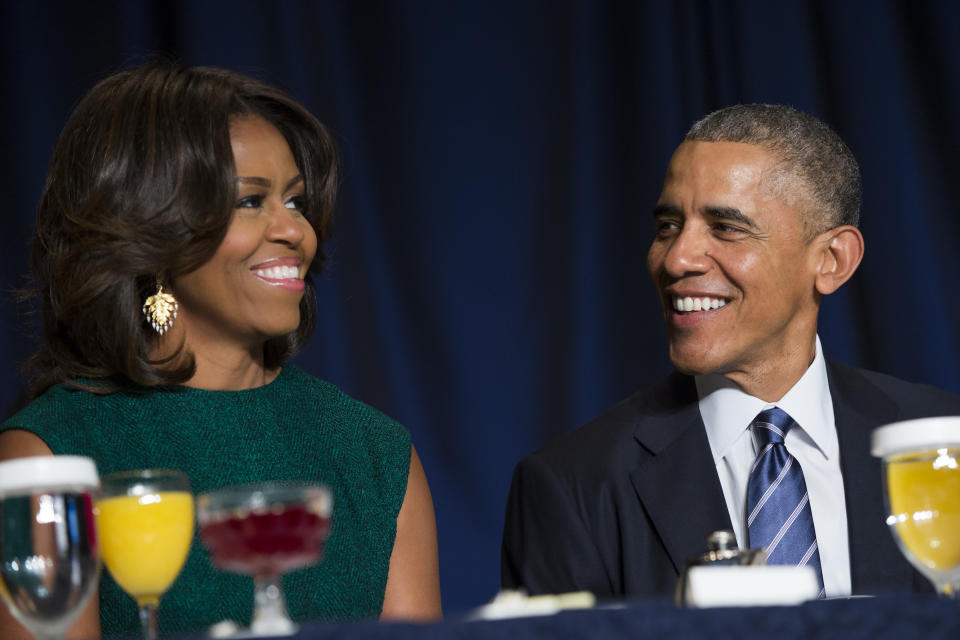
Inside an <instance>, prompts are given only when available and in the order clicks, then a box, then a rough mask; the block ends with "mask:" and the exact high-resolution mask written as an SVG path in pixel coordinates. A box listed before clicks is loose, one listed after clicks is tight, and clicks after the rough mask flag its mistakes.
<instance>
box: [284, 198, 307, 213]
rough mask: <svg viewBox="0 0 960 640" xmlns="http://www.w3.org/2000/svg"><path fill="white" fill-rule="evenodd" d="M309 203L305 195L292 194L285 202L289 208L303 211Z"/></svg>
mask: <svg viewBox="0 0 960 640" xmlns="http://www.w3.org/2000/svg"><path fill="white" fill-rule="evenodd" d="M306 205H307V199H306V198H305V197H303V196H292V197H291V198H288V199H287V201H286V202H284V203H283V206H285V207H286V208H287V209H294V210H296V211H299V212H300V213H303V210H304V208H305V207H306Z"/></svg>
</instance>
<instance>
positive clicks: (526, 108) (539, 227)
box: [0, 0, 960, 610]
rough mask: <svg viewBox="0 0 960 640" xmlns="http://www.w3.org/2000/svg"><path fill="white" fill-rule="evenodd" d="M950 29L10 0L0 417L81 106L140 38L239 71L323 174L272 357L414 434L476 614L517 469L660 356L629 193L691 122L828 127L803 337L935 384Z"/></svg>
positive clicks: (580, 6) (442, 529) (731, 8)
mask: <svg viewBox="0 0 960 640" xmlns="http://www.w3.org/2000/svg"><path fill="white" fill-rule="evenodd" d="M958 25H960V8H958V6H957V5H956V4H955V3H952V2H947V1H944V2H940V3H933V2H910V3H906V2H904V3H894V2H874V1H872V0H864V1H861V2H830V1H826V0H825V1H821V2H814V1H811V2H802V1H799V0H792V1H790V0H787V1H784V2H765V1H760V0H753V1H748V0H741V1H733V0H727V1H722V0H714V1H707V0H701V1H694V0H684V1H679V2H677V1H672V0H663V1H659V2H652V1H651V2H641V1H636V2H623V3H619V2H612V1H609V2H594V1H590V0H579V1H577V0H560V1H556V0H551V1H546V0H484V1H472V0H471V1H465V2H446V1H443V0H438V1H436V2H430V1H425V0H409V1H405V2H394V1H383V2H368V1H357V2H354V1H347V0H343V1H341V2H332V1H331V2H293V1H287V2H272V1H267V0H264V1H260V2H257V1H254V0H230V1H226V0H225V1H223V2H216V1H213V0H183V1H173V0H170V1H159V0H156V1H146V0H144V1H135V2H130V1H126V0H122V1H121V0H117V1H115V2H104V1H100V2H83V3H77V2H67V1H64V2H49V1H46V2H45V1H40V0H22V1H21V0H6V1H5V2H2V3H0V52H2V53H0V64H2V72H3V76H2V77H3V100H0V122H2V127H0V131H2V133H0V135H2V141H0V145H2V146H0V149H2V154H0V162H2V170H0V180H2V185H3V189H2V195H3V199H2V206H0V210H2V219H3V222H4V229H3V233H2V234H0V238H2V240H0V243H2V244H0V249H2V251H0V287H2V290H3V291H2V294H3V302H2V304H0V363H2V365H0V412H3V411H6V410H9V409H10V408H12V407H13V406H14V404H15V402H16V399H17V397H18V395H19V394H20V392H21V391H22V386H21V384H22V383H21V381H20V378H19V376H18V373H17V364H18V363H19V362H20V361H22V360H23V359H24V358H25V357H26V356H27V355H28V354H29V353H30V351H31V350H32V348H33V346H34V343H33V342H32V339H31V337H30V336H31V335H33V333H34V332H35V329H34V326H35V319H34V318H31V317H30V315H29V313H28V311H29V307H24V306H18V305H15V304H14V303H13V300H12V297H11V294H10V291H11V290H12V289H14V288H16V287H18V286H20V285H21V284H22V283H23V277H24V276H25V274H26V259H27V252H28V244H29V239H30V236H31V232H32V226H33V211H34V208H35V206H36V202H37V199H38V197H39V194H40V191H41V188H42V184H43V179H44V174H45V171H46V165H47V162H48V161H49V157H50V152H51V149H52V146H53V144H54V142H55V140H56V137H57V135H58V133H59V130H60V128H61V126H62V124H63V122H64V120H65V119H66V117H67V115H68V114H69V112H70V110H71V108H72V107H73V105H74V104H75V103H76V102H77V100H78V99H79V97H80V96H81V95H82V94H83V92H84V91H85V90H86V89H88V88H89V87H90V86H91V85H92V84H94V83H95V82H96V81H97V80H98V79H100V78H101V77H103V76H104V75H106V74H107V73H108V72H110V71H112V70H116V69H118V68H120V67H122V66H124V65H126V64H129V63H133V62H138V61H140V60H143V59H144V57H145V56H146V55H149V54H151V53H156V52H165V53H168V54H172V55H174V56H176V57H179V58H181V59H182V60H184V61H185V62H187V63H189V64H209V65H221V66H226V67H230V68H233V69H236V70H239V71H242V72H246V73H250V74H253V75H256V76H258V77H260V78H262V79H264V80H267V81H268V82H271V83H274V84H278V85H280V86H283V87H285V88H286V89H288V90H289V91H290V92H292V93H293V94H294V95H296V96H297V97H298V98H300V99H301V100H302V101H303V102H304V103H305V104H306V105H307V106H308V107H309V108H310V109H311V110H312V111H313V112H314V113H315V114H316V115H317V116H318V117H319V118H320V119H321V120H323V121H324V122H326V123H327V124H329V125H330V127H331V128H332V129H333V131H334V132H335V134H336V136H337V139H338V141H339V146H340V149H341V152H342V155H343V160H344V165H345V169H344V179H343V185H342V191H341V199H340V205H339V207H338V223H337V228H336V236H335V238H334V240H333V242H332V245H331V250H332V255H333V259H332V261H331V269H330V271H329V273H328V274H327V275H326V276H325V277H323V278H321V282H320V283H319V303H318V304H319V308H320V322H319V327H318V331H317V333H316V336H315V338H314V339H313V342H312V344H311V345H310V347H309V348H308V349H307V350H305V351H304V352H303V353H302V354H300V355H299V356H298V357H297V359H296V362H297V364H299V365H300V366H302V367H304V368H305V369H307V370H308V371H310V372H312V373H314V374H316V375H318V376H321V377H324V378H326V379H329V380H331V381H332V382H334V383H336V384H338V385H340V386H341V387H343V388H344V389H345V390H346V391H347V392H349V393H351V394H353V395H355V396H356V397H359V398H360V399H362V400H365V401H367V402H369V403H371V404H373V405H374V406H376V407H378V408H380V409H381V410H383V411H385V412H386V413H388V414H390V415H392V416H394V417H396V418H397V419H399V420H401V421H402V422H403V423H404V424H406V425H407V426H408V427H409V429H410V430H411V432H412V433H413V437H414V441H415V443H416V446H417V448H418V450H419V451H420V454H421V457H422V459H423V462H424V466H425V468H426V471H427V474H428V477H429V479H430V482H431V486H432V489H433V494H434V499H435V502H436V508H437V521H438V526H439V535H440V553H441V572H442V573H441V578H442V582H443V594H444V598H445V605H446V606H447V607H448V609H452V610H462V609H465V608H467V607H471V606H474V605H477V604H480V603H481V602H483V601H485V600H487V599H488V598H490V597H491V596H492V595H493V594H494V593H495V591H496V590H497V586H498V563H499V540H500V529H501V525H502V520H503V507H504V500H505V497H506V490H507V486H508V483H509V479H510V472H511V470H512V467H513V465H514V463H515V462H516V461H517V460H518V459H519V458H520V457H521V456H522V455H524V454H525V453H527V452H529V451H531V450H533V449H534V448H537V447H538V446H540V445H542V444H543V443H544V442H545V441H546V440H547V439H548V438H550V437H551V436H552V435H555V434H557V433H560V432H563V431H565V430H568V429H571V428H573V427H574V426H575V425H577V424H579V423H581V422H583V421H584V420H586V419H588V418H590V417H592V416H593V415H595V414H597V413H598V412H599V411H601V410H602V409H603V408H604V407H606V406H607V405H609V404H611V403H612V402H614V401H616V400H618V399H619V398H621V397H623V396H625V395H627V394H628V393H629V392H631V391H632V390H634V389H636V388H638V387H640V386H642V385H645V384H647V383H650V382H652V381H653V380H655V379H657V378H659V377H660V376H662V375H663V374H664V373H665V372H666V371H668V368H669V364H668V361H667V359H666V349H665V340H664V335H665V334H664V331H663V328H662V326H661V320H660V314H659V311H658V306H657V302H656V300H655V298H654V295H653V288H652V286H651V285H650V284H649V281H648V277H647V275H646V267H645V258H646V250H647V247H648V245H649V241H650V238H651V215H650V209H651V205H652V203H653V202H654V201H655V200H656V198H657V195H658V194H659V189H660V184H661V180H662V174H663V170H664V167H665V166H666V162H667V160H668V158H669V156H670V153H671V152H672V150H673V148H674V147H675V146H676V145H677V144H678V142H679V140H680V138H681V136H682V134H683V133H684V131H685V130H686V128H687V127H688V126H689V124H690V123H691V122H692V121H693V120H694V119H696V118H697V117H699V116H701V115H703V114H704V113H706V112H708V111H710V110H712V109H714V108H717V107H720V106H723V105H726V104H729V103H734V102H786V103H790V104H793V105H795V106H797V107H800V108H803V109H806V110H809V111H812V112H813V113H816V114H817V115H819V116H821V117H823V118H825V119H826V120H827V121H828V122H830V123H831V124H832V125H834V127H835V128H836V129H837V130H838V131H839V132H840V134H841V135H842V136H843V137H844V138H845V139H846V140H847V141H848V142H849V143H850V145H851V147H852V148H853V150H854V152H855V153H856V155H857V157H858V158H859V159H860V161H861V164H862V168H863V174H864V188H865V198H864V218H863V232H864V234H865V236H866V239H867V253H866V258H865V260H864V263H863V265H862V267H861V269H860V272H859V273H858V274H857V275H856V276H855V278H854V279H853V281H852V282H850V283H849V284H848V285H847V286H846V287H845V288H844V289H843V290H841V292H840V293H838V294H836V295H834V296H832V297H831V298H830V299H828V300H826V302H825V304H824V308H823V312H822V316H821V317H822V320H821V327H820V333H821V337H822V340H823V344H824V348H825V350H826V351H827V353H828V354H830V355H832V356H833V357H835V358H838V359H840V360H842V361H845V362H848V363H851V364H856V365H861V366H866V367H869V368H873V369H877V370H880V371H884V372H887V373H890V374H894V375H897V376H900V377H903V378H907V379H910V380H916V381H924V382H928V383H932V384H935V385H937V386H940V387H943V388H946V389H949V390H951V391H954V392H960V321H958V317H960V289H958V285H957V280H958V277H960V221H958V220H960V218H958V215H957V214H956V211H955V206H956V202H958V201H960V182H958V181H957V179H956V176H957V175H960V172H958V170H957V169H958V168H960V167H958V164H960V161H958V154H960V125H958V124H957V118H956V114H958V113H960V56H958V55H956V53H955V51H954V48H955V46H956V42H957V41H958V36H960V26H958ZM877 481H878V482H879V478H878V479H877ZM557 535H563V532H557Z"/></svg>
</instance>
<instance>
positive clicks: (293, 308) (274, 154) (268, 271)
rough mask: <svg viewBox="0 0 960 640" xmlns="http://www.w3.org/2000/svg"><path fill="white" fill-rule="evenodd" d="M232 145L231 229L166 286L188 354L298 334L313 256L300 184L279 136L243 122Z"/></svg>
mask: <svg viewBox="0 0 960 640" xmlns="http://www.w3.org/2000/svg"><path fill="white" fill-rule="evenodd" d="M230 143H231V146H232V148H233V158H234V163H235V165H236V170H237V177H236V193H237V195H236V204H235V206H234V212H233V218H232V220H231V222H230V227H229V228H228V229H227V233H226V236H224V238H223V242H221V243H220V246H219V247H218V248H217V251H216V253H215V254H214V255H213V257H212V258H210V260H209V261H207V262H206V263H205V264H203V265H202V266H201V267H199V268H198V269H196V270H194V271H192V272H190V273H187V274H184V275H182V276H179V277H177V278H175V279H174V280H173V281H172V282H171V289H172V290H173V293H174V295H175V296H176V297H177V300H178V301H179V303H180V313H179V317H178V322H179V323H182V326H183V327H184V329H185V330H186V340H187V346H188V348H189V349H191V350H194V351H195V350H196V349H197V348H198V347H201V348H202V347H203V345H204V344H214V343H220V344H224V343H226V344H231V343H232V344H236V345H242V346H243V347H244V348H248V349H256V348H258V347H262V345H263V343H264V342H265V341H266V340H267V339H269V338H273V337H277V336H282V335H285V334H288V333H290V332H292V331H294V330H296V328H297V327H298V326H299V324H300V300H301V299H302V298H303V294H304V289H305V284H304V280H303V278H304V276H306V273H307V270H308V269H309V267H310V263H311V262H312V261H313V257H314V254H315V253H316V251H317V235H316V233H315V232H314V230H313V227H312V226H311V225H310V222H309V221H308V220H307V219H306V218H305V217H304V215H303V204H304V182H303V177H302V176H301V175H300V171H299V169H298V168H297V165H296V163H295V162H294V159H293V154H292V153H291V152H290V147H289V145H288V144H287V141H286V140H285V139H284V137H283V135H282V134H281V133H280V132H279V131H278V130H277V128H276V127H274V126H273V125H272V124H270V123H269V122H267V121H266V120H264V119H263V118H260V117H258V116H251V115H245V116H241V117H239V118H237V119H236V120H234V121H233V122H232V123H231V125H230Z"/></svg>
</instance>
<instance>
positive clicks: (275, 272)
mask: <svg viewBox="0 0 960 640" xmlns="http://www.w3.org/2000/svg"><path fill="white" fill-rule="evenodd" d="M255 273H256V274H257V275H258V276H260V277H261V278H269V279H270V280H289V279H292V278H299V277H300V270H299V269H297V268H296V267H270V268H269V269H257V270H256V271H255Z"/></svg>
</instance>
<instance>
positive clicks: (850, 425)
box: [827, 360, 912, 594]
mask: <svg viewBox="0 0 960 640" xmlns="http://www.w3.org/2000/svg"><path fill="white" fill-rule="evenodd" d="M827 375H828V377H829V380H830V394H831V396H832V397H833V412H834V420H835V422H836V425H837V439H838V441H839V443H840V469H841V472H842V473H843V488H844V493H845V498H846V500H845V501H846V506H847V533H848V536H847V537H848V540H849V543H848V544H849V549H850V579H851V583H852V588H853V593H854V594H862V593H869V592H877V591H892V590H896V589H902V588H903V585H905V584H910V581H911V574H912V571H911V569H910V566H909V565H908V564H907V563H906V561H901V559H902V556H901V554H900V551H899V549H897V546H896V543H895V542H894V540H893V536H892V535H891V532H890V531H889V530H888V527H887V524H886V513H887V510H886V506H885V504H884V499H883V478H882V475H881V464H880V461H879V460H878V459H876V458H874V457H872V456H871V455H870V434H871V432H872V431H873V429H875V428H876V427H879V426H880V425H883V424H885V423H888V422H892V421H895V420H896V419H897V413H898V407H897V405H896V404H895V403H894V402H893V401H892V400H891V399H890V398H889V397H887V396H886V395H885V394H883V393H881V392H880V391H879V390H878V389H877V388H876V387H874V386H873V385H872V384H870V383H869V381H867V380H866V379H865V378H864V377H863V376H862V375H860V374H859V373H858V372H857V371H855V370H853V369H850V368H848V367H841V366H838V365H836V364H834V363H832V362H830V361H829V360H828V361H827Z"/></svg>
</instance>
